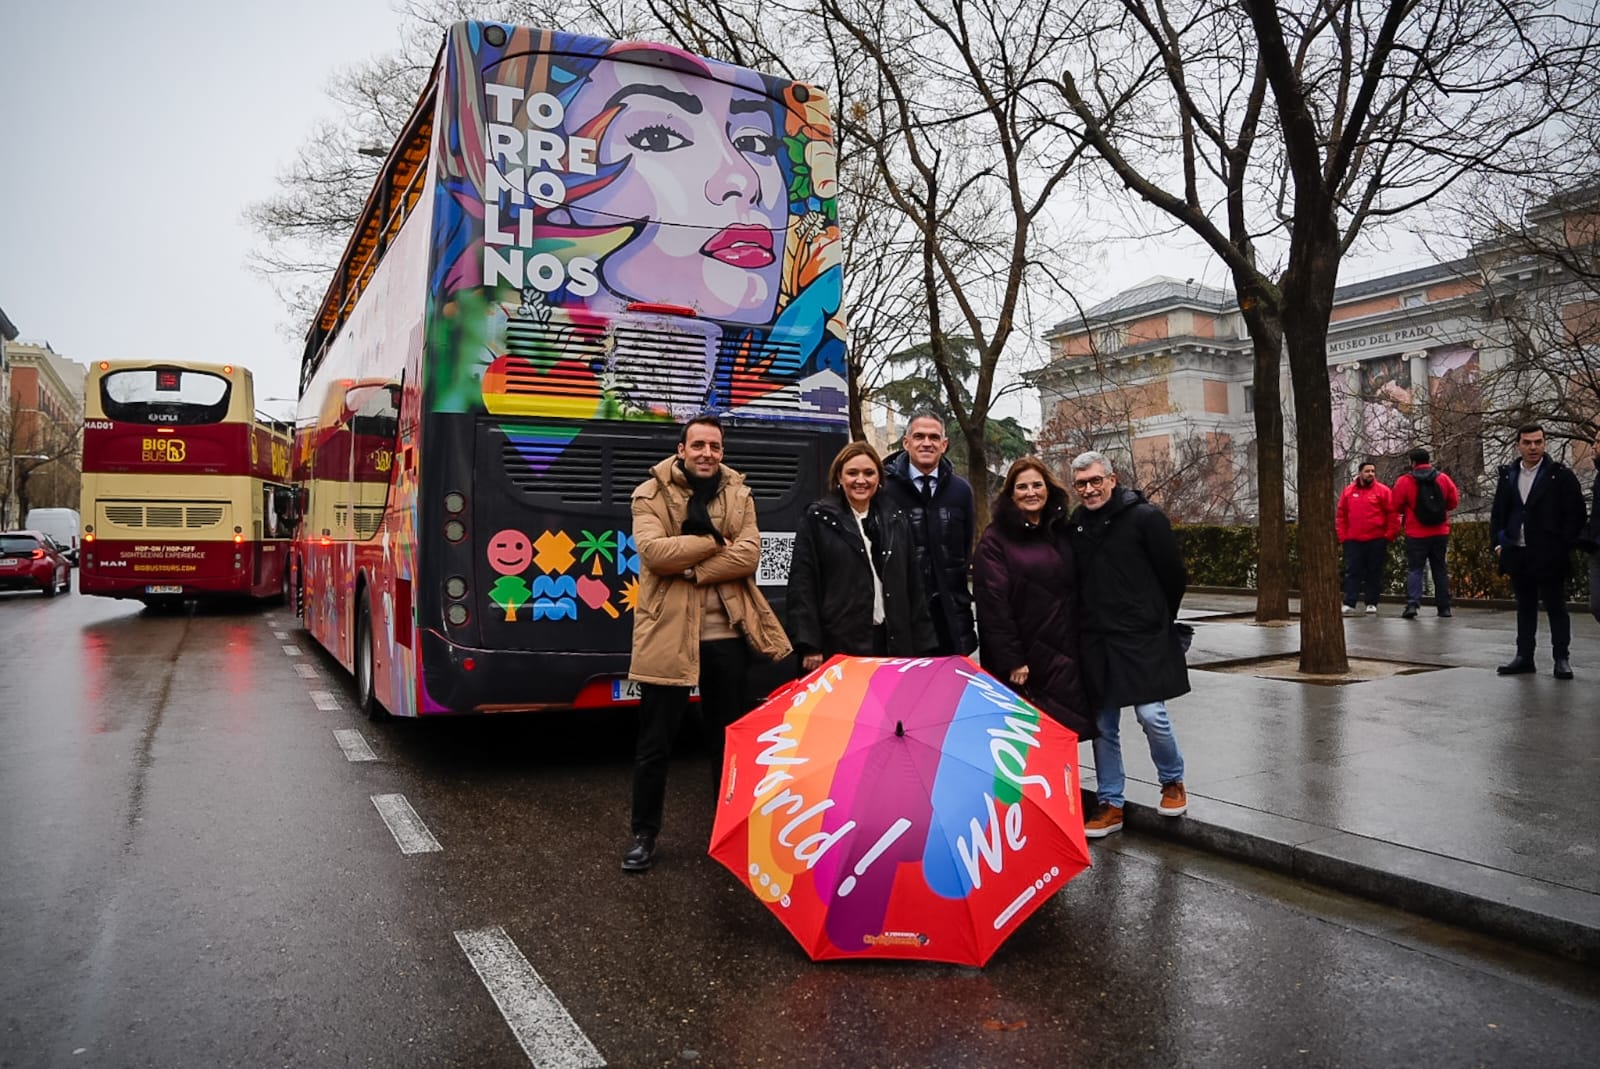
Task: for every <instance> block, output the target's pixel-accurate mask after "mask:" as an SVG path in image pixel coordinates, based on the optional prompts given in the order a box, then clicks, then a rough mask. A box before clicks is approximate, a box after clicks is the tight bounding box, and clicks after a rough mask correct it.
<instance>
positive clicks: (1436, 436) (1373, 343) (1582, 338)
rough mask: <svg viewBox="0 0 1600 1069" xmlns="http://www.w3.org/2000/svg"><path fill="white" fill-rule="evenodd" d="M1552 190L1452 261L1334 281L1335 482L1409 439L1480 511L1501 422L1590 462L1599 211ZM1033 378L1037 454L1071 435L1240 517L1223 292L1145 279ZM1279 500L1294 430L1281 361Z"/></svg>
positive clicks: (1240, 347)
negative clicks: (1503, 230) (1523, 222)
mask: <svg viewBox="0 0 1600 1069" xmlns="http://www.w3.org/2000/svg"><path fill="white" fill-rule="evenodd" d="M1582 203H1584V204H1585V205H1587V208H1586V212H1587V214H1585V212H1579V211H1575V210H1574V209H1573V206H1572V204H1570V203H1564V204H1556V203H1555V202H1552V203H1551V204H1550V205H1546V206H1545V207H1544V208H1542V209H1541V210H1540V211H1536V212H1531V213H1530V214H1529V221H1530V222H1529V225H1528V230H1527V232H1526V233H1520V234H1513V235H1511V236H1509V237H1505V236H1502V237H1500V238H1498V239H1497V240H1496V241H1495V242H1494V243H1493V244H1492V245H1485V246H1481V247H1478V248H1475V249H1474V250H1473V253H1472V255H1471V256H1469V257H1465V258H1462V259H1460V260H1453V261H1448V262H1441V263H1437V264H1431V265H1428V266H1426V267H1422V268H1417V269H1414V270H1408V271H1402V272H1396V273H1393V274H1389V275H1384V276H1382V277H1379V278H1373V279H1367V280H1363V281H1360V282H1354V283H1350V284H1348V285H1344V286H1340V287H1339V288H1338V289H1337V290H1336V291H1335V293H1334V307H1333V312H1332V316H1331V319H1330V323H1329V329H1328V377H1329V385H1330V389H1331V392H1332V401H1333V441H1334V455H1335V457H1336V459H1337V460H1338V462H1339V463H1340V464H1341V465H1342V468H1343V470H1342V471H1341V472H1340V473H1339V475H1340V476H1342V477H1343V478H1342V479H1341V480H1338V481H1340V482H1341V484H1342V482H1343V481H1344V480H1347V479H1348V478H1351V477H1353V475H1354V472H1355V470H1356V468H1357V467H1358V466H1359V464H1360V463H1361V462H1362V461H1363V460H1367V459H1371V460H1373V461H1375V462H1376V463H1377V464H1378V468H1379V473H1380V477H1381V478H1382V479H1383V480H1384V481H1385V482H1389V483H1392V482H1393V480H1394V479H1395V478H1396V477H1397V476H1398V475H1399V474H1400V473H1401V472H1402V471H1404V470H1406V468H1407V467H1408V466H1409V465H1408V464H1407V462H1406V459H1405V454H1406V452H1407V451H1408V450H1409V449H1411V448H1412V447H1413V446H1418V445H1421V446H1424V447H1426V448H1428V449H1429V450H1430V451H1431V452H1432V453H1433V455H1434V461H1435V463H1436V464H1437V465H1438V466H1439V467H1442V468H1443V469H1444V470H1446V471H1448V472H1449V473H1450V474H1451V475H1452V476H1453V477H1454V478H1455V479H1456V481H1457V483H1458V484H1459V485H1460V486H1461V490H1462V495H1463V501H1462V511H1463V512H1464V513H1466V514H1469V515H1470V514H1473V513H1476V512H1481V511H1483V510H1485V509H1486V508H1487V506H1488V499H1489V497H1490V496H1491V495H1492V493H1493V490H1494V486H1493V478H1494V471H1495V467H1496V465H1498V464H1500V463H1502V462H1504V461H1505V460H1506V459H1508V457H1509V455H1510V452H1509V442H1510V440H1511V435H1510V429H1511V428H1514V427H1515V426H1516V425H1517V424H1518V423H1519V422H1523V421H1525V420H1527V419H1530V418H1533V419H1538V420H1541V421H1545V422H1546V423H1547V429H1549V430H1550V431H1551V438H1552V440H1553V441H1555V442H1556V448H1555V450H1554V451H1555V452H1556V453H1557V454H1558V455H1560V456H1563V457H1564V458H1565V459H1567V460H1569V461H1571V462H1574V463H1576V464H1578V465H1579V466H1580V468H1582V469H1584V470H1587V469H1588V467H1589V465H1590V464H1591V463H1592V460H1591V450H1590V449H1589V447H1588V446H1587V445H1586V444H1584V443H1586V442H1589V441H1592V440H1593V434H1594V431H1595V425H1596V423H1597V422H1600V270H1595V268H1596V265H1597V261H1596V257H1595V253H1596V250H1597V249H1600V245H1597V243H1596V240H1595V239H1596V236H1597V233H1600V226H1597V221H1600V215H1597V214H1596V213H1595V211H1594V204H1595V201H1594V199H1593V196H1592V195H1591V196H1590V197H1589V198H1588V199H1587V200H1585V201H1583V202H1582ZM1044 340H1045V342H1046V343H1047V345H1048V346H1049V350H1050V354H1051V359H1050V361H1049V362H1048V363H1047V364H1046V366H1045V367H1044V368H1042V369H1041V370H1039V371H1037V372H1034V373H1033V374H1032V375H1031V376H1030V382H1031V384H1032V385H1033V386H1035V387H1036V388H1037V389H1038V391H1039V400H1040V413H1041V419H1042V422H1043V426H1042V429H1041V431H1040V435H1039V438H1040V446H1041V451H1042V452H1043V453H1044V454H1045V455H1046V456H1048V457H1050V458H1051V460H1052V462H1053V463H1054V464H1055V465H1056V466H1057V468H1058V470H1063V471H1064V469H1065V467H1066V466H1067V464H1068V462H1069V461H1070V459H1071V457H1072V456H1073V455H1074V454H1076V453H1078V452H1080V451H1082V450H1084V449H1089V448H1093V449H1098V450H1100V451H1101V452H1104V453H1106V454H1107V455H1108V456H1110V457H1111V458H1112V459H1113V461H1114V462H1115V464H1116V465H1117V467H1118V468H1119V472H1125V473H1127V477H1126V479H1125V481H1126V482H1131V483H1132V484H1133V485H1135V486H1137V487H1139V488H1141V489H1144V490H1146V491H1147V492H1149V493H1150V494H1151V495H1152V496H1153V497H1156V498H1158V499H1159V500H1160V501H1161V502H1162V504H1163V506H1164V507H1165V508H1166V509H1167V510H1168V511H1169V512H1170V513H1172V514H1173V515H1174V517H1175V518H1178V519H1181V520H1184V521H1188V522H1212V523H1226V522H1242V523H1251V522H1254V521H1255V518H1256V517H1255V510H1256V497H1255V486H1256V479H1255V463H1256V461H1255V448H1254V443H1255V422H1254V397H1253V396H1252V393H1253V391H1252V388H1251V384H1252V381H1253V375H1252V364H1253V358H1252V350H1251V343H1250V339H1249V336H1248V334H1247V332H1246V330H1245V326H1244V323H1243V320H1242V317H1241V316H1240V314H1239V312H1238V309H1237V307H1236V306H1235V303H1234V297H1233V294H1232V293H1230V292H1229V291H1227V290H1222V289H1216V288H1212V287H1207V286H1200V285H1196V284H1194V282H1193V281H1192V280H1191V281H1187V282H1185V281H1179V280H1177V279H1173V278H1155V279H1151V280H1149V281H1148V282H1145V283H1143V284H1141V285H1139V286H1135V287H1133V288H1132V289H1129V290H1127V291H1125V292H1123V293H1121V294H1118V295H1116V296H1115V297H1113V298H1111V299H1110V300H1108V301H1105V302H1103V303H1101V304H1098V305H1096V306H1094V307H1092V308H1090V309H1088V310H1087V311H1086V312H1084V313H1083V315H1082V316H1081V317H1079V318H1077V319H1073V320H1068V321H1065V322H1062V323H1060V324H1057V325H1056V326H1055V327H1054V328H1052V329H1051V330H1050V331H1048V332H1047V333H1046V334H1045V336H1044ZM1279 386H1280V392H1281V394H1282V396H1283V399H1284V400H1283V409H1284V439H1285V443H1284V444H1285V465H1286V468H1287V472H1286V474H1287V479H1288V485H1287V487H1286V491H1287V495H1288V498H1287V499H1288V509H1289V512H1290V514H1291V515H1293V514H1294V513H1295V511H1297V510H1296V505H1295V486H1294V476H1295V456H1294V449H1295V440H1296V436H1295V428H1294V416H1293V411H1294V406H1293V398H1292V391H1291V387H1290V383H1289V378H1288V369H1287V365H1286V364H1285V365H1284V367H1283V370H1282V373H1281V375H1280V380H1279Z"/></svg>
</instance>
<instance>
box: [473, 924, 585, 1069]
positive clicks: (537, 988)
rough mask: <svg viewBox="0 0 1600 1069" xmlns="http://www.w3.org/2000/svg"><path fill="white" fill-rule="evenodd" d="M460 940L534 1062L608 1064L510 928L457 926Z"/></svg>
mask: <svg viewBox="0 0 1600 1069" xmlns="http://www.w3.org/2000/svg"><path fill="white" fill-rule="evenodd" d="M456 942H457V943H460V944H461V949H462V950H463V951H465V952H466V955H467V960H468V961H470V962H472V968H473V969H474V970H475V971H476V972H477V974H478V979H480V980H482V981H483V986H484V987H486V988H488V989H489V994H490V995H491V996H492V997H493V998H494V1004H495V1005H496V1006H499V1007H500V1014H501V1016H503V1017H504V1018H505V1019H506V1024H508V1025H510V1026H511V1034H512V1035H514V1036H516V1037H517V1043H518V1044H520V1045H521V1047H522V1052H523V1053H524V1054H526V1055H527V1056H528V1060H529V1061H530V1062H532V1063H533V1064H534V1065H536V1066H538V1067H539V1069H599V1067H601V1066H603V1065H605V1064H606V1060H605V1059H604V1058H602V1057H600V1052H599V1051H598V1050H596V1049H595V1046H594V1044H593V1043H591V1042H589V1037H588V1036H586V1035H584V1034H583V1029H581V1028H579V1027H578V1023H577V1022H576V1021H574V1020H573V1019H572V1016H571V1015H570V1014H568V1013H567V1009H566V1007H565V1006H563V1005H561V1000H560V999H558V998H556V996H555V994H554V993H553V992H552V991H551V990H550V989H549V988H548V987H546V986H545V983H544V981H543V980H541V979H540V978H539V974H538V973H537V972H535V971H534V968H533V966H532V965H530V964H528V959H527V958H525V957H523V956H522V951H520V950H518V949H517V944H515V943H513V942H512V941H511V937H510V936H509V935H507V934H506V931H505V929H504V928H501V927H499V926H496V927H493V928H479V929H476V930H474V931H462V932H457V933H456Z"/></svg>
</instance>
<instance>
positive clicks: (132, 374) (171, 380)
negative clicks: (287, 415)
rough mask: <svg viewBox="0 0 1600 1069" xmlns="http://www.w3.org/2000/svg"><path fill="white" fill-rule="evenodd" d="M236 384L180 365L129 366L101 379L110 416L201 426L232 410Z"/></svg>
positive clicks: (123, 420)
mask: <svg viewBox="0 0 1600 1069" xmlns="http://www.w3.org/2000/svg"><path fill="white" fill-rule="evenodd" d="M232 389H233V387H232V384H231V383H229V382H228V380H227V379H225V378H223V377H222V376H221V375H216V374H213V373H211V372H209V371H194V370H189V369H184V368H176V367H143V368H129V369H127V370H123V371H112V372H109V373H107V374H106V375H105V376H104V377H103V378H102V379H101V380H100V403H101V405H102V406H103V407H104V409H105V413H106V417H107V418H108V419H114V420H118V421H120V422H124V423H163V424H176V425H178V426H191V427H192V426H197V425H200V424H205V423H216V422H217V421H218V420H220V419H222V418H223V417H224V416H226V415H227V413H228V398H229V395H230V393H231V392H232Z"/></svg>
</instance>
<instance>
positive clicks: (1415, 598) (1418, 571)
mask: <svg viewBox="0 0 1600 1069" xmlns="http://www.w3.org/2000/svg"><path fill="white" fill-rule="evenodd" d="M1449 552H1450V536H1449V535H1447V534H1442V535H1428V536H1427V537H1425V538H1413V537H1412V536H1410V535H1407V536H1406V604H1407V605H1413V606H1416V605H1421V604H1422V569H1423V567H1424V566H1426V567H1427V568H1428V569H1429V570H1430V571H1432V572H1433V598H1434V604H1435V605H1437V606H1438V607H1439V608H1441V609H1448V608H1449V607H1450V576H1449V574H1448V573H1447V572H1446V571H1445V568H1444V565H1445V555H1446V554H1447V553H1449Z"/></svg>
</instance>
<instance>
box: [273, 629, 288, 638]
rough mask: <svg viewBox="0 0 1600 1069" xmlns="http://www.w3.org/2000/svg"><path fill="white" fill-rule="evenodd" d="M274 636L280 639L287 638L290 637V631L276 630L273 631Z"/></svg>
mask: <svg viewBox="0 0 1600 1069" xmlns="http://www.w3.org/2000/svg"><path fill="white" fill-rule="evenodd" d="M272 637H273V638H275V639H279V640H282V639H286V638H288V637H289V632H287V631H274V632H273V633H272Z"/></svg>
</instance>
